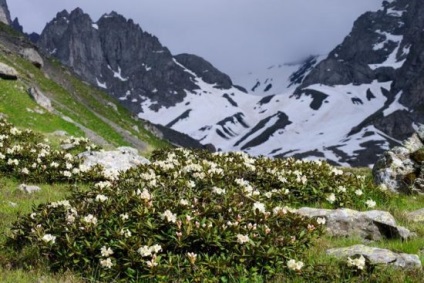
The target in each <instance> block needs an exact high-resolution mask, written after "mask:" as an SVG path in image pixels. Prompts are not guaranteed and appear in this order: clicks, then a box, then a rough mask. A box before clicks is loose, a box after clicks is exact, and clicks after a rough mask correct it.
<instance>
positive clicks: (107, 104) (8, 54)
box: [0, 25, 168, 155]
mask: <svg viewBox="0 0 424 283" xmlns="http://www.w3.org/2000/svg"><path fill="white" fill-rule="evenodd" d="M0 37H1V39H2V40H1V41H0V62H3V63H5V64H7V65H9V66H12V67H13V68H15V69H16V71H18V73H19V78H18V80H17V81H6V80H1V81H0V113H3V114H6V115H7V117H8V119H9V121H10V122H12V123H14V124H15V125H16V126H18V127H27V128H31V129H34V130H36V131H39V132H42V133H46V134H48V133H52V132H54V131H57V130H62V131H66V132H67V133H68V134H70V135H77V136H88V137H89V138H91V139H92V140H94V141H97V142H98V143H103V144H105V145H106V146H111V147H115V146H133V147H135V148H137V149H139V151H140V152H141V153H142V154H144V155H149V154H150V152H152V150H154V149H157V148H163V147H167V146H168V143H167V142H165V141H163V140H160V139H158V138H156V137H155V136H153V135H152V134H151V133H150V132H148V131H146V130H145V129H144V127H143V123H142V122H141V121H138V120H136V119H134V118H133V117H132V116H131V114H130V113H129V112H128V111H127V110H126V109H124V108H123V107H121V106H120V105H119V103H118V102H117V101H115V100H114V99H113V98H111V97H110V96H108V95H107V94H106V93H104V92H102V91H101V90H99V89H97V88H94V87H92V86H90V85H88V84H87V83H85V82H83V81H82V80H81V79H79V78H77V77H76V76H75V75H73V74H72V72H71V71H70V70H69V69H67V68H66V67H64V66H62V65H61V64H60V63H59V62H57V61H56V60H54V59H51V58H44V63H45V65H44V67H43V68H42V69H41V70H40V69H38V68H37V67H35V66H34V65H33V64H31V62H29V61H27V60H25V59H24V58H22V56H21V55H19V49H21V48H23V47H30V46H31V44H30V43H29V42H27V41H26V40H25V39H23V38H22V37H21V36H20V35H19V34H17V33H16V32H14V31H12V30H10V28H9V27H7V26H4V25H2V26H1V28H0ZM30 87H37V88H38V89H40V90H41V91H42V93H43V94H44V95H46V96H47V97H48V98H49V99H50V100H51V101H52V105H53V108H54V109H55V111H54V112H53V113H49V112H48V111H46V110H44V109H42V108H40V107H39V106H38V105H37V104H36V103H35V101H34V100H33V99H31V97H30V96H29V94H28V89H29V88H30ZM40 110H41V111H40ZM41 112H44V113H42V114H40V113H41ZM69 118H70V119H69ZM70 121H73V122H70Z"/></svg>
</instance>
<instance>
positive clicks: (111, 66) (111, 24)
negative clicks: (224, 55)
mask: <svg viewBox="0 0 424 283" xmlns="http://www.w3.org/2000/svg"><path fill="white" fill-rule="evenodd" d="M38 44H39V46H40V47H41V48H42V49H43V50H44V52H46V53H49V54H51V55H52V56H55V57H56V58H58V59H59V60H60V61H62V62H63V63H64V64H66V65H68V66H70V67H72V68H73V69H74V71H75V72H76V73H77V74H79V75H81V76H82V77H84V80H86V81H88V82H89V83H91V84H94V85H97V86H99V87H100V88H103V89H105V90H106V91H107V92H108V93H109V94H111V95H113V96H114V97H116V98H117V99H119V100H120V102H121V103H122V104H123V105H124V106H125V107H126V108H128V109H129V110H130V111H132V112H133V113H134V114H138V113H139V112H142V111H143V110H142V108H141V105H140V104H141V103H142V102H143V101H145V100H146V99H149V100H151V101H153V102H154V105H153V106H151V108H152V109H154V110H157V109H159V108H161V107H170V106H173V105H175V104H176V103H178V102H181V101H182V100H183V99H184V97H185V96H186V93H187V92H191V91H194V90H196V89H199V86H198V85H197V84H196V76H198V77H201V78H204V80H205V81H207V82H208V83H211V84H216V86H217V87H220V88H228V87H231V85H232V83H231V80H230V79H229V77H228V76H226V75H225V74H222V73H221V72H219V71H218V70H216V69H215V68H214V67H213V66H212V65H211V64H210V63H208V62H206V61H205V60H203V59H202V58H199V57H196V56H193V55H181V56H178V57H177V58H180V59H181V60H182V61H183V63H185V64H181V63H180V62H178V61H177V60H176V59H175V58H174V57H173V56H172V54H171V53H170V51H169V50H168V49H167V48H166V47H164V46H163V45H162V44H161V43H160V42H159V40H158V39H157V38H156V37H155V36H153V35H151V34H149V33H147V32H145V31H143V30H142V29H141V28H140V26H138V25H137V24H135V23H134V22H133V21H132V20H131V19H129V20H127V19H125V18H124V17H123V16H121V15H119V14H117V13H115V12H112V13H110V14H105V15H103V16H102V17H101V18H100V19H99V20H98V21H97V22H93V21H92V20H91V18H90V17H89V16H88V15H87V14H85V13H84V12H83V11H82V10H81V9H75V10H74V11H72V12H71V13H68V12H67V11H62V12H60V13H58V14H57V16H56V18H55V19H53V21H51V22H50V23H48V24H47V26H46V27H45V29H44V30H43V32H42V34H41V37H40V40H39V42H38ZM190 67H194V68H195V70H193V71H190V70H188V69H189V68H190ZM204 71H208V72H204Z"/></svg>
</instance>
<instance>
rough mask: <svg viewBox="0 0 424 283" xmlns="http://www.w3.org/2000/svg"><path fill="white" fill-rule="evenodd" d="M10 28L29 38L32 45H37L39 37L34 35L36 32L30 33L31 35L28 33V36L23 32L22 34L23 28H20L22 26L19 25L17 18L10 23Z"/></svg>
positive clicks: (36, 34)
mask: <svg viewBox="0 0 424 283" xmlns="http://www.w3.org/2000/svg"><path fill="white" fill-rule="evenodd" d="M11 26H12V28H13V29H14V30H16V31H18V32H20V33H22V34H24V35H26V36H27V37H28V38H29V40H31V42H32V43H37V41H38V39H39V38H40V35H39V34H38V33H36V32H32V33H30V34H28V33H25V32H24V28H23V27H22V25H21V24H20V23H19V19H18V18H15V19H14V20H13V22H12V23H11Z"/></svg>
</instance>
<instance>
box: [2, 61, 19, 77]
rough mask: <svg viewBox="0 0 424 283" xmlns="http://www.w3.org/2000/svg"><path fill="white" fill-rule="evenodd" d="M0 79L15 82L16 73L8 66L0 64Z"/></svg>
mask: <svg viewBox="0 0 424 283" xmlns="http://www.w3.org/2000/svg"><path fill="white" fill-rule="evenodd" d="M0 78H2V79H5V80H17V79H18V72H17V71H16V70H15V69H14V68H12V67H10V66H9V65H6V64H4V63H1V62H0Z"/></svg>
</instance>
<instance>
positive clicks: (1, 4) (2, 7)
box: [0, 0, 12, 25]
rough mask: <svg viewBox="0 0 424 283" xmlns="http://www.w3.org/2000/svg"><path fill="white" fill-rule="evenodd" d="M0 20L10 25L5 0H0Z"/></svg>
mask: <svg viewBox="0 0 424 283" xmlns="http://www.w3.org/2000/svg"><path fill="white" fill-rule="evenodd" d="M0 22H2V23H4V24H6V25H10V23H11V22H12V21H11V19H10V12H9V8H8V7H7V2H6V0H0Z"/></svg>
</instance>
